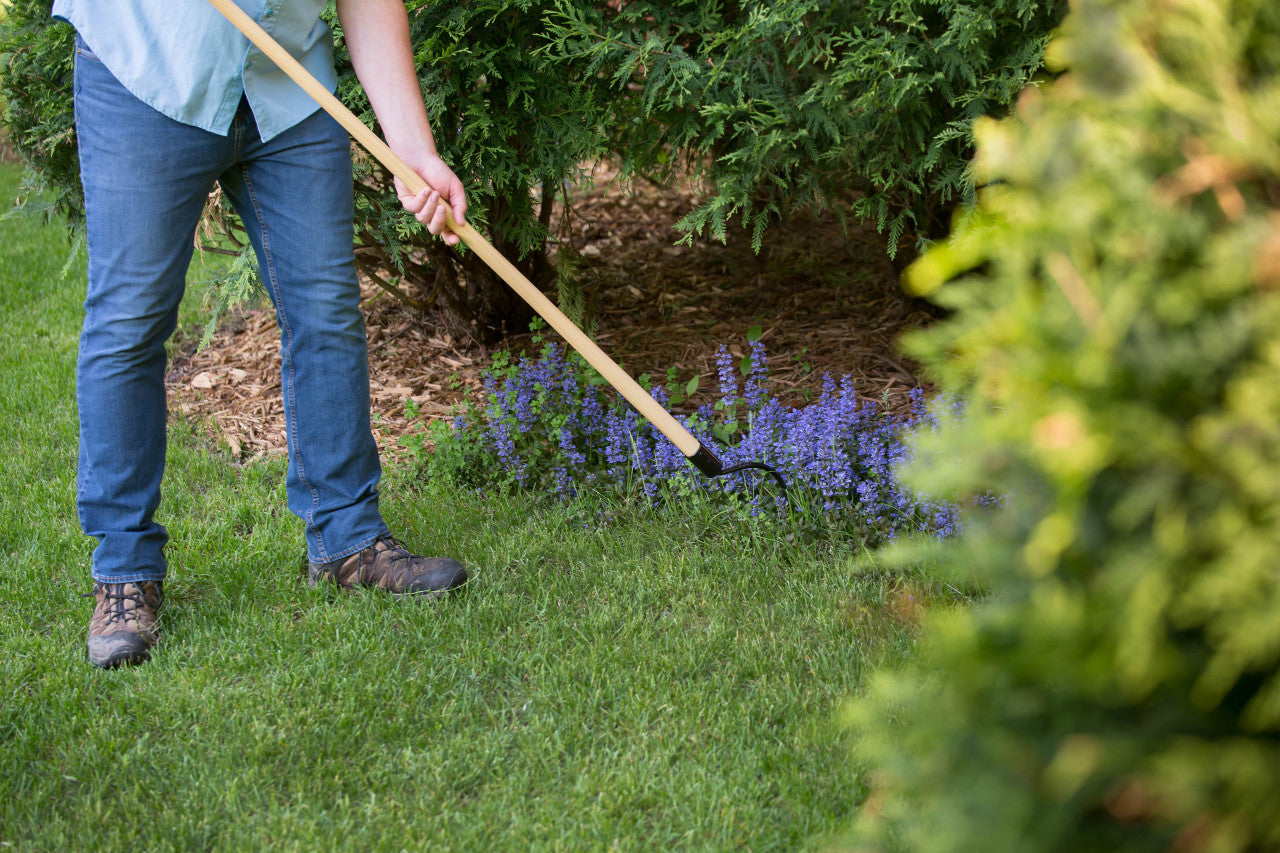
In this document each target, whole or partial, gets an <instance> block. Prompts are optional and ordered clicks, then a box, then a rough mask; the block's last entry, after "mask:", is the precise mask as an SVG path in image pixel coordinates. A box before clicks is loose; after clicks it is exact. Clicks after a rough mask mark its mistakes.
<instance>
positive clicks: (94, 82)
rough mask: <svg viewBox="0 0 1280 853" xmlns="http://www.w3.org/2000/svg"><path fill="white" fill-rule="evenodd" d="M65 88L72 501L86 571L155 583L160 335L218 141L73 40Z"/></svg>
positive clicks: (222, 152)
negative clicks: (71, 173) (80, 279)
mask: <svg viewBox="0 0 1280 853" xmlns="http://www.w3.org/2000/svg"><path fill="white" fill-rule="evenodd" d="M75 89H76V100H75V105H76V131H77V135H78V139H79V146H80V170H81V181H82V183H83V185H84V195H85V216H86V227H87V232H88V245H89V285H88V293H87V296H86V299H85V318H84V328H83V330H82V333H81V338H80V354H79V363H78V370H77V379H76V397H77V403H78V404H79V411H80V459H79V470H78V500H77V507H78V511H79V515H80V522H81V526H82V527H83V528H84V531H85V533H87V534H89V535H90V536H93V537H96V538H97V539H98V547H97V548H96V549H95V551H94V554H93V568H92V574H93V578H94V580H96V581H99V582H107V583H121V582H139V581H161V580H163V579H164V576H165V569H166V567H165V561H164V555H163V554H162V552H161V549H162V548H163V547H164V544H165V542H166V541H167V539H168V534H167V533H166V532H165V529H164V528H163V527H162V526H161V525H160V524H158V523H156V521H155V520H154V518H153V517H152V516H153V513H154V512H155V510H156V507H157V506H158V505H159V501H160V481H161V476H162V474H163V471H164V454H165V422H166V411H165V390H164V370H165V350H164V345H165V341H166V340H167V339H168V337H169V335H170V334H172V332H173V329H174V325H175V323H176V318H177V307H178V302H179V301H180V300H181V298H182V291H183V284H184V281H185V277H186V272H187V266H188V265H189V263H190V261H191V253H192V237H193V235H194V233H195V226H196V222H197V221H198V219H199V217H200V212H201V209H202V207H203V205H204V201H205V198H206V196H207V195H208V191H209V189H210V188H212V186H213V182H214V180H215V179H216V177H217V175H218V174H219V173H220V172H221V171H222V170H223V169H225V168H226V163H227V162H229V160H228V153H229V152H228V150H227V147H226V140H225V139H224V138H222V137H218V136H215V135H213V134H210V133H207V132H205V131H202V130H198V129H195V128H191V127H188V126H186V125H183V124H180V123H178V122H175V121H173V120H171V119H169V118H166V117H165V116H163V115H161V114H160V113H158V112H156V111H155V110H153V109H151V108H150V107H149V106H147V105H146V104H144V103H142V102H141V101H139V100H137V99H136V98H134V97H133V95H132V94H130V93H129V92H128V90H126V89H125V88H124V87H123V86H121V85H120V83H119V82H118V81H116V79H115V78H114V77H113V76H112V75H111V74H110V72H108V71H107V70H106V68H105V67H104V66H103V65H102V64H101V62H99V61H98V60H97V59H96V58H95V57H93V55H92V54H90V53H88V51H87V49H85V48H83V46H82V47H80V48H79V49H78V50H77V56H76V83H75Z"/></svg>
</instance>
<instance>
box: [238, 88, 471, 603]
mask: <svg viewBox="0 0 1280 853" xmlns="http://www.w3.org/2000/svg"><path fill="white" fill-rule="evenodd" d="M244 124H245V126H244V128H243V130H244V136H243V140H242V142H240V143H238V144H239V145H242V149H241V152H240V158H239V161H238V163H237V165H236V166H234V167H232V168H231V169H229V170H228V171H227V172H226V173H225V174H224V175H223V176H222V178H221V179H220V180H221V182H222V186H223V189H224V191H225V192H226V193H227V195H228V197H229V198H231V199H232V201H233V203H234V204H235V205H236V208H237V210H239V212H240V217H241V219H242V220H243V221H244V222H245V226H246V229H247V230H248V232H249V236H250V239H251V240H252V241H253V245H254V249H255V250H256V251H257V253H258V259H259V263H260V267H261V270H262V276H263V279H264V281H265V282H266V285H267V291H268V292H269V293H270V294H271V298H272V301H273V302H274V304H275V306H276V316H277V319H278V322H279V325H280V342H281V355H282V358H281V362H282V364H281V370H282V374H283V376H282V387H283V392H284V402H285V418H286V427H287V431H288V439H289V476H288V481H287V487H288V494H289V507H290V509H292V510H293V511H294V512H295V513H296V514H297V515H298V516H299V517H301V518H302V519H303V521H304V522H305V523H306V538H307V558H308V567H309V574H310V577H311V582H312V584H313V585H315V584H318V583H336V584H337V585H338V586H341V587H345V588H354V587H357V586H365V587H376V588H379V589H383V590H386V591H388V592H392V593H395V594H401V595H419V594H435V595H440V594H444V593H445V592H447V591H449V590H451V589H454V588H456V587H458V586H460V585H461V584H462V583H464V582H465V581H466V578H467V574H466V571H465V570H464V569H463V567H462V566H461V565H459V564H458V563H457V562H456V561H454V560H450V559H447V558H440V557H420V556H418V555H416V554H411V553H410V552H409V551H407V550H405V549H404V548H403V547H402V546H400V545H399V543H397V542H396V541H395V540H394V539H392V538H391V537H390V536H389V534H388V531H387V527H386V525H385V524H384V523H383V521H382V516H381V514H380V513H379V511H378V490H377V489H378V479H379V477H380V476H381V467H380V465H379V462H378V448H377V445H376V444H375V443H374V440H373V433H372V430H371V428H370V423H369V362H368V345H367V343H366V340H365V333H364V317H363V315H362V314H361V313H360V305H359V297H360V291H359V287H358V284H357V280H356V272H355V262H354V258H353V257H352V253H351V243H352V188H351V161H350V142H349V141H348V139H347V135H346V133H345V131H343V130H342V128H341V127H340V126H339V125H338V123H337V122H336V121H334V120H333V119H332V118H330V117H329V116H328V115H326V114H324V113H321V112H317V113H315V114H314V115H312V116H311V117H310V118H308V119H307V120H305V121H303V122H301V123H300V124H298V125H297V126H296V127H294V128H291V129H290V130H288V131H285V132H284V133H282V134H280V135H279V136H277V137H275V138H273V139H272V140H270V141H269V142H266V143H263V142H261V141H260V140H258V138H257V133H256V131H254V130H253V129H252V117H251V116H245V118H244ZM237 128H239V122H237ZM239 132H240V130H239V129H238V130H237V133H239Z"/></svg>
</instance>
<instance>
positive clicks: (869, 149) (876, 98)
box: [0, 0, 1062, 338]
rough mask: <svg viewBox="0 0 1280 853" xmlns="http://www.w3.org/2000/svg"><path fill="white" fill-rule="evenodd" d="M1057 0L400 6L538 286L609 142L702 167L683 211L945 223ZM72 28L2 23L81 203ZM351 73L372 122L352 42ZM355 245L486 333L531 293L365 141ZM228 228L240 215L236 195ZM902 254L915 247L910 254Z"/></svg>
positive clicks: (29, 149) (761, 225)
mask: <svg viewBox="0 0 1280 853" xmlns="http://www.w3.org/2000/svg"><path fill="white" fill-rule="evenodd" d="M1061 6H1062V0H992V2H983V3H978V2H976V0H867V2H861V3H852V2H839V3H833V2H819V0H783V2H765V0H749V2H748V0H742V2H734V3H722V2H718V0H716V2H713V0H636V2H632V0H590V2H587V1H586V0H475V2H468V3H453V4H448V3H435V2H426V0H410V2H409V3H408V4H407V7H408V10H409V15H410V21H411V27H412V35H413V41H414V46H415V50H416V61H417V65H418V68H419V76H420V77H421V81H422V85H423V91H424V93H425V94H426V97H427V102H428V107H429V110H430V113H431V116H432V118H433V121H434V124H435V127H436V130H437V141H438V143H439V146H440V149H441V153H442V154H443V155H444V156H445V158H446V159H447V160H448V161H449V162H450V163H451V164H452V165H453V166H454V167H455V169H456V170H457V171H458V173H459V175H460V176H461V177H462V179H463V181H464V183H465V184H466V185H467V187H468V191H469V194H470V196H469V198H470V208H469V210H470V217H471V219H473V220H474V221H475V222H477V223H478V224H480V225H482V226H484V227H486V228H487V230H488V233H489V235H490V236H491V238H492V240H493V242H494V243H495V244H496V245H497V246H498V248H499V249H501V250H502V251H503V252H504V253H505V254H507V255H508V256H509V257H512V258H513V259H520V260H519V263H520V265H521V266H523V268H524V270H525V272H526V273H527V274H528V275H529V277H530V278H532V279H533V280H534V281H536V282H538V283H540V284H546V285H549V283H550V278H551V272H550V270H549V269H548V263H547V254H546V253H547V246H548V243H547V240H548V237H549V236H551V235H549V233H548V224H549V222H550V213H551V203H552V202H553V201H554V200H555V199H557V197H559V198H563V192H562V191H563V188H564V187H565V185H566V182H573V181H576V180H577V179H578V178H579V177H580V175H579V170H580V168H581V166H582V164H584V163H587V162H590V161H591V160H593V159H597V158H600V157H603V156H611V157H613V158H615V159H616V160H617V161H618V162H619V163H620V165H621V166H622V169H623V174H624V176H641V177H644V178H647V179H651V180H656V181H659V182H662V181H666V180H670V179H672V178H674V177H675V176H676V175H677V174H683V173H684V172H687V171H689V170H692V172H693V174H694V176H695V177H697V178H700V179H702V180H703V182H704V183H705V186H706V189H707V193H708V194H707V197H706V201H705V202H704V203H703V204H702V205H701V206H700V207H698V208H697V209H696V210H694V211H693V212H692V213H690V214H689V215H688V216H687V217H685V218H684V219H683V220H682V221H681V223H680V225H681V226H682V227H683V228H685V229H686V230H688V231H689V232H691V233H709V234H711V235H712V236H714V237H716V238H724V237H725V235H726V229H728V228H729V227H731V226H733V227H736V226H737V224H740V225H742V226H745V227H747V228H748V229H750V231H751V233H752V236H753V239H754V240H755V241H756V244H757V245H759V243H760V240H761V238H762V236H763V233H764V231H765V229H767V228H768V227H769V226H770V225H771V224H773V223H775V222H776V221H777V220H778V219H779V218H781V217H782V216H784V215H786V214H787V213H790V212H793V211H796V210H800V209H805V208H826V207H830V208H832V209H834V210H836V211H837V212H839V213H840V214H841V215H842V216H844V215H848V214H853V215H854V216H855V217H861V218H864V219H867V220H869V221H873V222H875V223H876V224H877V225H878V226H879V227H880V228H881V229H882V230H884V231H885V233H886V237H887V242H888V247H889V250H890V252H891V253H896V252H897V251H898V249H899V248H900V247H908V248H914V247H915V246H916V245H917V242H918V239H919V238H920V237H921V236H928V235H930V234H933V233H935V232H937V231H938V230H939V226H940V223H944V222H945V221H946V218H947V216H948V212H949V211H950V209H951V208H952V207H953V206H954V205H956V204H957V203H958V202H960V201H961V200H963V199H965V198H967V197H968V196H969V194H970V192H971V184H970V181H969V178H968V175H967V164H968V159H969V154H970V150H971V147H970V135H969V126H970V122H971V120H972V119H974V118H975V117H977V116H980V115H984V114H1001V113H1003V112H1004V111H1005V110H1006V109H1007V108H1008V105H1009V104H1010V103H1011V102H1012V100H1013V98H1014V97H1015V94H1016V93H1017V91H1018V90H1019V89H1020V88H1021V87H1022V86H1023V85H1024V84H1025V83H1026V82H1027V81H1028V80H1029V79H1030V78H1031V77H1032V75H1033V74H1034V73H1035V72H1036V71H1037V69H1038V68H1039V66H1040V59H1041V54H1042V48H1043V43H1044V37H1045V34H1046V33H1047V32H1048V30H1049V29H1050V28H1051V27H1052V26H1053V24H1055V23H1056V21H1057V20H1058V18H1059V17H1060V13H1061ZM70 40H71V31H70V29H69V28H68V27H66V26H65V25H61V24H54V23H52V22H51V21H50V19H49V18H48V5H47V3H46V2H39V0H16V2H15V5H14V8H13V10H12V12H11V17H10V20H9V22H8V23H7V24H6V25H4V27H3V28H0V51H3V52H5V53H6V55H7V59H8V60H9V61H6V62H5V63H4V64H2V65H0V90H2V91H3V94H4V97H5V98H6V100H7V103H8V107H9V122H10V125H11V127H12V128H13V133H14V141H15V143H16V145H17V146H18V148H19V150H20V151H21V152H22V153H23V155H24V157H26V159H27V161H28V163H29V164H30V165H32V166H33V167H34V169H35V173H36V174H37V175H38V176H39V177H40V179H41V180H42V181H43V182H44V183H45V184H46V185H48V186H51V187H53V188H55V190H56V192H57V193H58V204H59V205H60V206H62V207H63V208H66V209H70V210H74V208H76V207H77V206H78V199H79V187H78V184H77V173H76V164H75V152H74V136H73V131H72V128H71V80H70V63H71V49H70V43H71V42H70ZM338 64H339V71H340V73H341V75H342V79H341V82H340V95H341V96H342V98H343V99H344V101H346V102H347V103H348V104H349V105H350V106H351V107H352V108H353V109H355V110H356V112H357V113H360V114H362V116H363V117H364V118H365V120H366V121H369V122H370V123H372V122H373V116H372V114H371V112H370V111H369V110H368V107H367V102H366V101H365V99H364V96H363V93H362V92H361V91H360V89H359V87H358V85H357V84H356V81H355V77H354V74H353V73H352V72H351V69H350V67H349V63H348V62H347V59H346V56H345V52H344V51H343V50H342V49H341V47H340V49H339V51H338ZM356 184H357V198H358V202H357V249H358V251H357V257H358V259H359V260H360V265H361V268H362V270H363V271H365V272H366V273H369V274H370V275H373V276H374V277H375V279H376V280H377V281H379V282H380V283H382V284H383V285H384V286H386V287H387V288H389V289H392V290H393V291H394V292H396V293H397V295H399V296H401V297H402V298H404V299H405V301H406V302H408V303H409V304H410V305H413V306H414V307H416V308H427V307H442V308H444V309H445V310H446V312H447V314H449V315H451V316H452V317H453V318H454V320H455V322H456V324H458V325H460V326H462V327H463V328H465V329H467V330H469V331H471V332H472V333H473V334H476V335H478V336H480V337H484V338H492V337H494V336H495V335H496V334H497V333H500V331H501V330H502V329H503V328H507V329H520V330H523V329H524V328H526V326H527V322H526V320H527V317H528V316H529V315H528V311H527V309H525V308H524V307H523V306H522V305H521V304H520V303H518V301H517V300H515V299H514V297H512V296H511V294H510V293H509V292H508V291H507V289H506V288H505V286H504V285H502V284H500V283H498V281H497V280H496V279H495V278H494V277H493V276H492V275H491V274H490V273H488V271H487V270H486V269H485V268H484V267H483V265H482V264H480V263H479V262H478V261H477V259H476V258H475V257H474V256H471V255H467V254H465V253H463V254H459V253H457V252H454V251H452V250H447V249H445V248H444V247H443V246H442V245H441V244H440V243H439V242H438V241H435V240H433V239H431V238H430V236H429V235H427V234H426V232H425V231H424V230H422V229H420V228H418V227H417V226H416V224H415V223H414V222H413V220H412V218H410V217H408V216H406V215H404V214H403V213H401V212H400V211H399V209H398V208H399V205H398V202H397V201H396V199H395V195H394V193H393V192H392V191H391V189H390V181H389V179H388V177H387V176H386V175H385V173H383V172H382V170H381V168H380V167H378V166H377V165H376V164H374V163H371V162H368V161H367V160H361V161H360V162H359V165H358V169H357V175H356ZM219 221H220V222H221V223H223V225H222V226H221V227H224V228H227V227H233V226H232V225H231V224H230V223H232V222H233V219H231V218H228V217H223V218H222V219H221V220H219ZM907 254H910V252H908V253H907Z"/></svg>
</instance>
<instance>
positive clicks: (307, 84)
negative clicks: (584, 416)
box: [209, 0, 785, 487]
mask: <svg viewBox="0 0 1280 853" xmlns="http://www.w3.org/2000/svg"><path fill="white" fill-rule="evenodd" d="M209 2H210V3H212V4H213V6H214V7H215V8H217V10H218V11H219V12H221V13H222V14H223V16H225V17H226V18H227V20H228V21H230V22H231V23H232V25H233V26H235V28H236V29H238V30H239V31H240V32H241V33H243V34H244V35H245V37H247V38H248V39H249V41H250V42H252V43H253V45H254V46H255V47H257V48H258V50H260V51H262V52H263V53H264V54H266V55H267V57H268V58H269V59H270V60H271V61H272V62H274V63H275V64H276V65H277V66H279V68H280V70H281V71H283V72H284V73H285V74H288V75H289V77H291V78H292V79H293V81H294V82H295V83H297V84H298V85H299V86H301V87H302V88H303V90H304V91H306V93H307V94H308V95H310V96H311V97H312V98H314V99H315V100H316V102H317V103H318V104H320V106H321V107H322V108H323V109H324V111H325V112H327V113H328V114H329V115H331V116H333V118H334V119H336V120H337V121H338V123H339V124H341V125H342V126H343V127H344V128H346V130H347V132H348V133H350V134H351V135H352V136H353V137H355V139H356V141H357V142H359V143H360V144H361V145H362V146H363V147H364V148H365V150H367V151H368V152H369V153H370V154H372V155H373V156H374V157H375V158H377V160H378V162H380V163H381V164H382V165H383V166H385V167H386V168H387V169H388V170H389V171H390V172H391V173H392V174H393V175H395V176H396V177H397V178H399V179H400V181H401V183H403V184H404V186H405V189H407V190H408V191H409V192H410V193H412V194H414V195H417V194H418V193H419V192H421V191H422V190H423V189H425V188H426V186H427V184H426V182H425V181H424V180H423V179H422V177H421V176H420V175H419V174H418V173H417V172H415V171H414V170H413V169H411V168H409V165H408V164H407V163H405V162H404V160H402V159H400V157H399V156H397V155H396V154H395V152H393V151H392V150H391V149H390V148H389V147H388V146H387V144H386V143H385V142H383V141H382V140H381V139H379V138H378V136H377V134H375V133H374V132H373V131H371V130H370V129H369V128H368V127H367V126H365V124H364V122H362V121H360V119H358V118H356V116H355V114H354V113H352V112H351V111H350V110H349V109H347V108H346V107H345V106H344V105H343V104H342V102H341V101H339V100H338V99H337V98H336V97H334V95H333V94H332V93H331V92H330V91H329V90H328V89H326V88H325V87H324V86H322V85H321V84H320V81H318V80H316V78H315V77H313V76H312V75H311V73H310V72H308V71H307V70H306V69H305V68H303V67H302V65H300V64H299V63H298V61H297V60H295V59H294V58H293V57H292V56H291V55H290V54H289V52H288V51H286V50H285V49H284V48H282V47H281V46H280V45H279V44H278V43H277V42H276V40H275V39H273V38H272V37H271V36H270V35H268V34H267V32H266V31H265V30H263V29H262V27H260V26H258V23H257V22H256V21H254V20H253V19H252V18H250V17H249V16H248V15H247V14H245V13H244V11H242V10H241V9H240V7H239V6H237V5H236V4H235V3H234V2H233V0H209ZM440 203H441V204H442V205H444V209H445V217H446V221H447V223H448V228H449V230H450V231H452V232H453V233H454V234H457V235H458V237H459V238H461V240H462V242H463V243H465V244H466V246H467V248H469V249H470V250H471V251H473V252H475V253H476V254H477V255H479V256H480V259H481V260H483V261H484V262H485V263H486V264H488V266H489V268H490V269H492V270H493V271H494V272H495V273H497V274H498V276H499V277H500V278H501V279H502V280H503V281H505V282H506V283H507V284H508V285H509V286H510V287H511V288H512V289H513V290H514V291H515V292H516V293H518V294H519V295H520V297H521V298H522V299H524V300H525V301H526V302H528V303H529V305H530V306H532V308H533V310H534V311H536V312H538V314H539V315H541V316H542V318H543V319H545V320H546V321H547V323H549V324H550V325H551V328H553V329H555V330H556V331H557V332H559V333H560V335H561V337H563V338H564V339H565V341H567V342H568V343H569V345H570V346H572V347H573V348H574V349H575V350H577V351H578V352H579V353H581V354H582V356H583V358H585V359H586V360H587V363H588V364H590V365H591V366H592V367H594V368H595V369H596V370H597V371H599V373H600V375H601V376H603V377H604V378H605V380H606V381H607V382H608V383H609V384H610V385H612V386H613V387H614V388H615V389H616V390H617V391H618V393H619V394H621V395H622V396H623V397H624V398H625V399H626V400H627V402H629V403H630V404H631V405H632V406H634V407H635V408H636V411H638V412H639V413H640V414H641V415H643V416H644V417H645V418H646V419H647V420H648V421H649V422H650V423H652V424H653V425H654V426H655V427H656V428H657V429H658V431H659V432H661V433H662V434H663V435H665V436H666V437H667V438H669V439H670V440H671V443H672V444H674V445H675V446H676V447H677V448H679V450H680V452H681V453H683V454H684V455H685V456H686V457H687V458H688V459H689V461H690V462H692V463H693V464H694V466H696V467H697V469H698V470H699V471H701V472H702V473H703V474H705V475H707V476H708V477H715V476H718V475H720V474H729V473H732V472H734V471H739V470H742V469H744V468H759V469H762V470H765V471H768V472H769V473H771V474H772V475H773V476H774V477H776V478H777V479H778V481H779V482H780V483H783V486H784V487H785V482H784V481H783V480H782V477H781V476H780V475H779V474H778V473H777V472H776V471H774V470H773V469H772V468H770V467H769V466H767V465H765V464H763V463H760V462H748V463H745V464H742V465H735V466H733V467H731V468H726V467H725V466H724V463H723V462H721V461H720V459H719V458H718V457H717V456H716V455H715V453H713V452H712V451H711V449H710V448H708V447H707V446H706V445H704V444H703V443H702V442H700V441H699V440H698V439H697V438H696V437H695V436H694V435H693V434H692V433H691V432H689V430H687V429H685V428H684V426H683V425H682V424H680V422H679V421H677V420H676V419H675V418H674V417H672V415H671V413H670V412H668V411H667V410H666V409H664V408H663V407H662V406H660V405H658V403H657V402H656V401H655V400H654V399H653V398H652V397H650V396H649V394H648V393H647V392H646V391H645V390H644V389H643V388H641V387H640V385H639V383H637V382H636V381H635V380H634V379H632V378H631V377H630V376H629V375H628V374H627V373H626V371H624V370H623V369H622V368H621V367H619V366H618V365H617V363H616V362H615V361H614V360H613V359H611V358H610V357H609V356H608V355H606V354H605V353H604V351H603V350H601V349H600V347H598V346H597V345H596V343H595V341H593V340H591V338H589V337H587V335H586V333H585V332H583V331H582V330H581V329H579V328H578V327H577V326H576V325H574V323H573V321H572V320H570V319H569V318H568V317H566V316H565V315H564V313H563V312H561V311H560V309H559V308H557V307H556V306H555V304H554V303H553V302H552V301H551V300H550V299H548V298H547V297H546V296H545V295H544V294H543V293H542V291H540V290H538V288H536V287H534V285H533V283H532V282H530V281H529V279H527V278H525V277H524V275H523V274H522V273H521V272H520V271H519V270H518V269H516V268H515V266H514V265H513V264H512V263H511V262H510V261H508V260H507V259H506V258H505V257H503V255H502V253H501V252H499V251H498V250H497V249H495V248H494V247H493V245H492V244H491V243H489V241H487V240H485V238H484V237H483V236H481V235H480V232H478V231H476V230H475V229H474V228H472V227H471V226H470V225H467V224H465V223H459V222H457V221H455V220H454V218H453V211H452V210H450V209H449V206H448V205H447V204H445V203H444V202H443V201H441V202H440Z"/></svg>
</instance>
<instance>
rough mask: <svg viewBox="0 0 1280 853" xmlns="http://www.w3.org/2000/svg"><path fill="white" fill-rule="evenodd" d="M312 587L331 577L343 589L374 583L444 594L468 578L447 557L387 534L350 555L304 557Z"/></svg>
mask: <svg viewBox="0 0 1280 853" xmlns="http://www.w3.org/2000/svg"><path fill="white" fill-rule="evenodd" d="M307 576H308V578H309V580H310V582H311V586H312V588H314V587H317V586H319V585H320V584H321V583H325V582H328V581H332V582H333V583H336V584H337V585H338V586H340V587H342V588H343V589H355V588H356V587H358V586H368V587H374V588H376V589H381V590H386V591H387V592H390V593H393V594H395V595H434V596H437V597H439V596H443V595H444V594H445V593H447V592H448V591H449V590H451V589H456V588H457V587H460V586H462V585H463V584H464V583H466V581H467V571H466V569H464V568H462V565H461V564H460V563H459V562H458V561H457V560H450V559H449V558H448V557H419V556H418V555H417V554H411V553H409V552H408V551H407V550H405V548H404V546H403V545H401V544H400V543H399V542H397V541H396V540H395V537H393V536H390V535H387V536H383V537H382V538H380V539H378V541H376V542H374V543H373V544H372V545H370V546H369V547H368V548H365V549H364V550H363V551H360V552H359V553H356V554H352V555H351V556H349V557H340V558H338V559H337V560H331V561H329V562H327V563H313V562H311V561H310V560H308V561H307Z"/></svg>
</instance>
